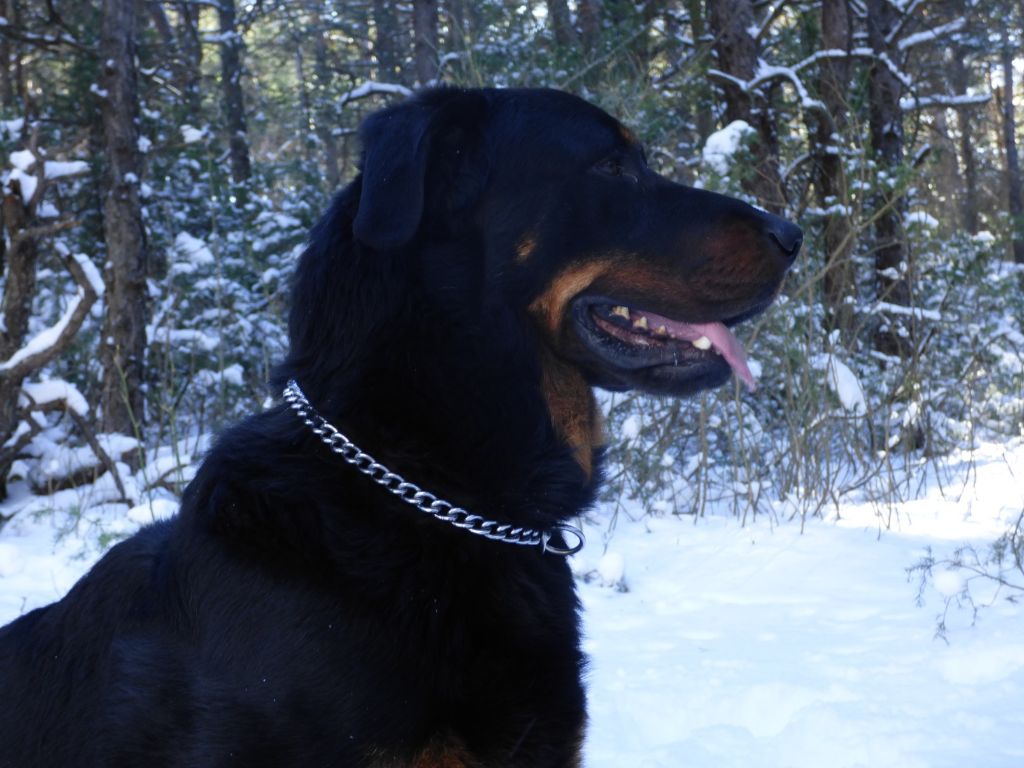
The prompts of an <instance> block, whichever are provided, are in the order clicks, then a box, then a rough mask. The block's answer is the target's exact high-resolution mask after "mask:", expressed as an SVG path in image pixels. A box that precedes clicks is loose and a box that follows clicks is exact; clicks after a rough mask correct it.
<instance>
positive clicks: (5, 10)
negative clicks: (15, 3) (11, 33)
mask: <svg viewBox="0 0 1024 768" xmlns="http://www.w3.org/2000/svg"><path fill="white" fill-rule="evenodd" d="M11 4H12V2H11V0H3V2H0V12H2V15H3V17H4V18H5V19H7V20H8V23H10V22H12V21H13V17H14V14H13V13H12V11H13V8H12V7H11ZM13 50H14V43H13V42H12V41H11V39H10V38H9V37H7V35H0V104H3V107H4V110H6V111H8V112H10V111H11V110H13V109H14V105H15V104H16V103H17V102H16V94H17V90H16V89H15V87H14V72H13V71H12V66H11V63H12V58H13V57H12V56H11V53H12V51H13Z"/></svg>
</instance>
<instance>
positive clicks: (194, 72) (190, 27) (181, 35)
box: [176, 2, 203, 115]
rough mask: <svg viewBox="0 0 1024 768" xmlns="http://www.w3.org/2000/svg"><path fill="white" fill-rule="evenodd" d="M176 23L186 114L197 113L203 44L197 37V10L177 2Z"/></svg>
mask: <svg viewBox="0 0 1024 768" xmlns="http://www.w3.org/2000/svg"><path fill="white" fill-rule="evenodd" d="M177 8H178V25H177V35H176V39H177V41H178V48H179V50H180V51H181V57H182V69H181V75H182V78H183V80H184V81H183V82H182V84H181V88H182V90H183V91H184V92H185V98H186V100H187V102H188V114H190V115H198V114H199V112H200V109H201V108H202V91H201V89H200V87H199V86H200V82H201V80H202V67H203V45H202V41H201V40H200V37H199V19H198V16H199V14H198V12H197V10H196V9H195V8H194V7H193V6H192V5H190V4H189V3H187V2H179V3H178V4H177Z"/></svg>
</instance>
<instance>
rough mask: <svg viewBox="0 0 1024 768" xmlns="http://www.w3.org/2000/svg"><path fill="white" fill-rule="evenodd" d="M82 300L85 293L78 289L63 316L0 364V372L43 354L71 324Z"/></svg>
mask: <svg viewBox="0 0 1024 768" xmlns="http://www.w3.org/2000/svg"><path fill="white" fill-rule="evenodd" d="M84 300H85V292H84V291H83V290H82V289H81V288H79V289H78V292H77V293H76V294H75V297H74V298H73V299H72V300H71V302H70V303H69V304H68V308H67V309H66V310H64V314H63V315H61V316H60V319H59V320H57V322H56V323H54V324H53V325H51V326H50V327H49V328H46V329H45V330H43V331H40V332H39V333H37V334H36V335H35V336H33V337H32V338H31V339H29V340H28V343H26V344H25V346H24V347H22V348H21V349H19V350H18V351H17V352H15V353H14V354H13V355H11V356H10V357H9V358H8V359H7V360H4V361H3V362H0V371H9V370H11V369H12V368H14V367H15V366H16V365H18V364H19V363H21V362H22V361H23V360H25V359H27V358H29V357H31V356H32V355H37V354H39V353H40V352H44V351H45V350H47V349H49V348H50V347H52V346H53V345H54V344H56V343H57V340H58V339H59V338H60V335H61V334H62V333H63V332H64V329H65V328H67V326H68V323H70V322H71V318H72V316H73V315H74V314H75V312H76V311H77V310H78V305H79V304H81V303H82V302H83V301H84Z"/></svg>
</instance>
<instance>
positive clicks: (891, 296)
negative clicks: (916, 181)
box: [867, 0, 914, 357]
mask: <svg viewBox="0 0 1024 768" xmlns="http://www.w3.org/2000/svg"><path fill="white" fill-rule="evenodd" d="M867 10H868V13H867V27H868V42H869V44H870V46H871V49H872V50H873V51H874V52H875V58H874V59H873V60H872V63H871V68H870V69H869V71H868V98H869V101H870V104H869V108H868V112H869V115H868V122H869V124H870V128H871V148H872V152H873V154H874V158H875V162H876V163H877V164H878V169H879V171H884V172H885V174H886V175H885V178H884V179H880V180H879V187H880V188H879V190H878V192H877V194H876V196H875V284H876V288H877V292H878V298H879V299H880V300H881V301H885V302H888V303H890V304H900V305H903V306H909V305H910V299H911V292H910V276H911V274H912V269H913V265H912V264H911V263H910V254H909V252H908V251H907V247H906V242H905V238H904V234H903V220H902V216H903V198H902V192H901V190H900V189H899V188H898V187H899V185H900V183H901V182H900V181H899V178H900V175H901V164H902V161H903V113H902V111H901V109H900V91H901V84H900V81H899V80H898V79H897V77H896V75H895V74H893V72H892V70H891V69H889V67H888V66H886V65H885V64H884V63H883V62H882V61H881V60H880V59H881V57H883V56H885V57H888V58H889V59H890V60H892V61H897V60H898V58H897V55H896V50H895V46H894V45H892V44H891V43H890V42H889V41H887V40H886V37H887V35H888V34H889V33H890V32H891V31H892V30H893V29H894V27H895V25H896V21H897V16H896V11H895V9H894V8H893V6H892V5H891V4H890V3H889V2H888V0H867ZM913 331H914V323H913V318H912V316H910V315H894V316H892V317H891V318H890V319H889V320H888V321H887V323H886V324H884V325H883V326H881V327H880V328H879V330H878V333H877V334H876V337H875V347H876V349H878V350H879V351H880V352H883V353H885V354H891V355H900V356H901V357H903V356H906V355H907V354H908V353H909V352H910V350H911V349H912V339H913Z"/></svg>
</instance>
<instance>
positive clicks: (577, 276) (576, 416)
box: [530, 255, 615, 477]
mask: <svg viewBox="0 0 1024 768" xmlns="http://www.w3.org/2000/svg"><path fill="white" fill-rule="evenodd" d="M614 261H615V257H614V255H610V256H608V257H605V258H599V259H594V260H592V261H587V262H585V263H583V264H577V265H574V266H571V267H569V268H568V269H566V270H564V271H563V272H562V273H560V274H559V275H558V276H557V277H555V279H554V280H552V281H551V286H550V287H549V288H548V289H547V290H546V291H545V292H544V293H543V294H541V295H540V296H538V297H537V298H536V299H535V300H534V301H533V303H532V304H531V305H530V312H531V313H532V314H533V315H534V316H535V317H536V318H537V319H538V320H539V322H540V323H541V327H542V328H543V329H544V330H545V331H546V332H547V334H548V337H549V343H550V344H551V345H552V347H554V348H557V344H558V339H559V336H560V335H561V334H560V331H561V326H562V322H563V320H564V319H565V313H566V308H567V307H568V305H569V302H570V301H572V300H573V298H575V297H576V296H577V295H579V294H580V293H581V292H582V291H584V290H586V289H587V288H588V287H589V286H590V285H592V284H593V282H594V281H595V280H596V279H598V278H599V277H600V276H601V275H603V274H605V273H606V272H608V271H609V270H610V269H611V267H612V264H613V263H614ZM541 365H542V368H543V377H542V381H541V388H542V390H543V392H544V398H545V399H546V400H547V404H548V412H549V413H550V414H551V422H552V424H554V426H555V429H556V430H557V431H558V434H560V435H561V436H562V438H563V439H564V440H565V441H566V443H568V444H569V446H570V447H571V448H572V450H573V454H574V455H575V458H576V462H577V463H578V464H579V465H580V467H581V468H582V469H583V471H584V472H586V474H587V477H590V476H591V474H592V473H593V471H594V449H595V448H597V447H598V446H599V445H601V443H602V441H603V438H604V425H603V424H602V423H601V418H600V415H599V414H598V410H597V404H596V403H595V401H594V393H593V391H592V390H591V388H590V386H589V385H588V384H587V382H586V380H585V379H584V378H583V374H582V373H580V372H579V370H577V369H576V368H575V367H574V366H572V365H570V364H569V363H566V362H564V361H562V360H560V359H559V358H558V357H557V356H556V354H555V353H554V352H551V351H549V352H547V353H546V354H545V355H544V359H543V360H542V363H541Z"/></svg>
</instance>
